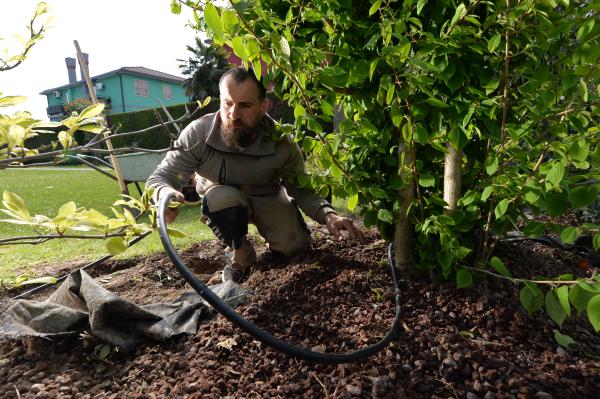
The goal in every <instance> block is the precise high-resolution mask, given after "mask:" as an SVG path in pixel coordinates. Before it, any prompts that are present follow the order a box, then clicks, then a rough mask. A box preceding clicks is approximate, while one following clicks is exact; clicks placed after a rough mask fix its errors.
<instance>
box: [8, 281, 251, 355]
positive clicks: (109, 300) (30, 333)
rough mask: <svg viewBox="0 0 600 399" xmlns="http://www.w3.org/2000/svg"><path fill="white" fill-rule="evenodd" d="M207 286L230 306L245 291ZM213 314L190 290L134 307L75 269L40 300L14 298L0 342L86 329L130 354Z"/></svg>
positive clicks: (228, 286) (188, 330)
mask: <svg viewBox="0 0 600 399" xmlns="http://www.w3.org/2000/svg"><path fill="white" fill-rule="evenodd" d="M209 288H210V289H211V290H212V291H213V292H214V293H215V294H216V295H218V296H219V297H220V298H221V299H223V300H224V301H226V302H227V303H229V305H231V306H236V305H238V304H240V303H242V302H243V301H244V300H245V299H246V297H247V291H246V290H244V289H243V288H242V287H241V286H240V285H238V284H236V283H234V282H231V281H229V282H227V283H221V284H217V285H213V286H210V287H209ZM213 314H214V310H213V309H212V307H210V305H209V304H208V303H207V302H206V301H205V300H204V299H202V297H200V295H198V294H197V293H196V292H194V291H190V292H185V293H183V294H182V295H181V296H180V297H179V298H178V299H177V300H175V301H174V302H172V303H156V304H150V305H143V306H138V305H136V304H134V303H131V302H129V301H127V300H125V299H123V298H121V297H119V296H118V295H116V294H114V293H112V292H110V291H108V290H106V289H104V288H103V287H102V286H101V285H100V284H98V282H97V281H96V280H94V279H93V278H92V277H91V276H90V275H89V274H87V273H86V272H85V271H83V270H79V271H76V272H73V273H71V275H70V276H69V277H68V278H67V279H66V280H65V281H64V282H63V283H62V285H61V286H59V287H58V289H57V290H56V291H55V292H54V293H53V294H52V295H51V296H50V297H49V298H47V299H46V300H45V301H32V300H26V299H21V300H17V301H15V302H14V303H13V304H12V305H11V306H10V307H9V308H7V309H6V311H5V312H3V313H2V314H0V339H20V338H24V337H45V338H58V337H60V336H65V335H70V334H78V333H80V332H82V331H90V332H91V333H92V334H93V335H94V336H96V337H98V338H99V339H101V340H103V341H105V342H106V343H108V344H111V345H114V346H117V347H119V348H121V349H123V350H131V349H133V348H134V347H135V346H136V345H137V344H138V343H139V342H140V340H141V339H143V338H151V339H155V340H158V341H164V340H166V339H168V338H170V337H173V336H176V335H179V334H195V333H196V331H197V329H198V325H199V324H200V322H201V321H202V320H203V319H206V318H208V317H210V316H211V315H213Z"/></svg>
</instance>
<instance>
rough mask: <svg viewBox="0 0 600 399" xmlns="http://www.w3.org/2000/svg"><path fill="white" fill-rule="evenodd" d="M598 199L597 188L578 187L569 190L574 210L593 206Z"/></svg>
mask: <svg viewBox="0 0 600 399" xmlns="http://www.w3.org/2000/svg"><path fill="white" fill-rule="evenodd" d="M597 199H598V188H597V187H596V186H578V187H575V188H573V189H572V190H569V202H570V203H571V205H572V206H573V208H582V207H584V206H588V205H591V204H593V203H594V202H595V201H596V200H597Z"/></svg>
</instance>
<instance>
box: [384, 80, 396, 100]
mask: <svg viewBox="0 0 600 399" xmlns="http://www.w3.org/2000/svg"><path fill="white" fill-rule="evenodd" d="M395 91H396V85H390V87H388V90H387V94H386V95H385V103H386V104H390V103H391V102H392V100H393V99H394V93H395Z"/></svg>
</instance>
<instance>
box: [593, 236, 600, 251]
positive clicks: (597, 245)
mask: <svg viewBox="0 0 600 399" xmlns="http://www.w3.org/2000/svg"><path fill="white" fill-rule="evenodd" d="M593 244H594V249H595V250H596V251H598V250H599V249H600V233H596V234H594V240H593Z"/></svg>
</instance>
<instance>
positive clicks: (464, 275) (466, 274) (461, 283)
mask: <svg viewBox="0 0 600 399" xmlns="http://www.w3.org/2000/svg"><path fill="white" fill-rule="evenodd" d="M472 283H473V275H472V274H471V272H470V271H469V270H467V269H460V270H459V271H458V272H457V273H456V286H457V287H458V288H467V287H470V286H471V284H472Z"/></svg>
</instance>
